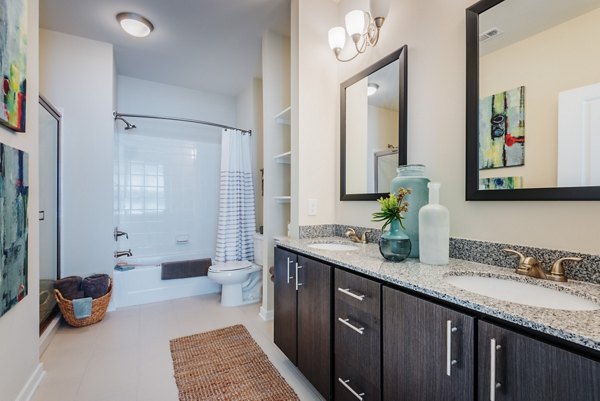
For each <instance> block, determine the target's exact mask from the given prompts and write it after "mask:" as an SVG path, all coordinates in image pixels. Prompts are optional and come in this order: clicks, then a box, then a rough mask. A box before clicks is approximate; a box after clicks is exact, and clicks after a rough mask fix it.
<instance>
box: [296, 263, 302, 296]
mask: <svg viewBox="0 0 600 401" xmlns="http://www.w3.org/2000/svg"><path fill="white" fill-rule="evenodd" d="M299 269H302V266H300V265H299V264H298V263H296V291H298V287H300V286H301V285H302V283H299V282H298V281H300V276H299V275H298V270H299Z"/></svg>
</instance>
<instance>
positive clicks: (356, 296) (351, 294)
mask: <svg viewBox="0 0 600 401" xmlns="http://www.w3.org/2000/svg"><path fill="white" fill-rule="evenodd" d="M338 291H339V292H341V293H342V294H346V295H348V296H350V297H352V298H354V299H358V300H359V301H364V300H365V296H366V295H363V294H361V295H356V294H354V293H352V292H350V288H338Z"/></svg>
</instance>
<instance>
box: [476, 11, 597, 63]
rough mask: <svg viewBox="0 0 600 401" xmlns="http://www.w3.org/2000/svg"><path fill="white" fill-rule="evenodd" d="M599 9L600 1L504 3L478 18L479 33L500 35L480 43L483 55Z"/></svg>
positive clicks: (480, 50)
mask: <svg viewBox="0 0 600 401" xmlns="http://www.w3.org/2000/svg"><path fill="white" fill-rule="evenodd" d="M598 7H600V0H527V1H523V0H505V1H503V2H502V3H500V4H498V5H496V6H494V7H492V8H491V9H489V10H487V11H485V12H484V13H482V14H480V16H479V33H480V34H481V33H483V32H486V31H487V30H489V29H491V28H499V29H500V30H502V31H503V34H502V35H498V36H497V37H495V38H493V39H490V40H488V41H486V42H484V43H481V44H480V47H479V53H480V55H486V54H489V53H491V52H494V51H496V50H499V49H501V48H503V47H505V46H508V45H510V44H512V43H515V42H518V41H520V40H522V39H524V38H527V37H529V36H531V35H534V34H536V33H539V32H542V31H545V30H547V29H549V28H552V27H553V26H556V25H558V24H560V23H563V22H566V21H568V20H570V19H573V18H575V17H577V16H579V15H582V14H585V13H588V12H590V11H592V10H594V9H596V8H598Z"/></svg>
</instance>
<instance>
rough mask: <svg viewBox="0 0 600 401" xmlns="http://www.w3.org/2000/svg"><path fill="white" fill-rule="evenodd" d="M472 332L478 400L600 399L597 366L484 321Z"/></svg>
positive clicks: (544, 400) (567, 400) (558, 400)
mask: <svg viewBox="0 0 600 401" xmlns="http://www.w3.org/2000/svg"><path fill="white" fill-rule="evenodd" d="M478 331H479V341H478V343H479V344H478V352H479V369H478V372H479V386H478V388H479V391H478V392H479V395H478V399H479V400H480V401H490V400H492V401H493V400H495V401H509V400H510V401H521V400H523V401H591V400H600V363H598V362H595V361H593V360H591V359H588V358H585V357H582V356H580V355H577V354H573V353H571V352H569V351H566V350H564V349H561V348H558V347H555V346H553V345H550V344H546V343H544V342H542V341H539V340H535V339H533V338H530V337H527V336H525V335H522V334H518V333H515V332H514V331H511V330H508V329H504V328H501V327H498V326H496V325H493V324H490V323H487V322H482V321H480V322H478ZM494 345H495V347H494V351H492V346H494ZM492 355H493V357H494V358H493V360H492V358H491V356H492ZM492 368H494V369H492ZM492 380H494V381H495V383H496V385H494V389H493V390H492V388H491V386H490V383H492ZM492 393H493V394H492Z"/></svg>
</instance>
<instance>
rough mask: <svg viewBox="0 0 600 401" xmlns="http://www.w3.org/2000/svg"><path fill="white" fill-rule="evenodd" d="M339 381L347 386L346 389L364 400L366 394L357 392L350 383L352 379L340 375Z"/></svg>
mask: <svg viewBox="0 0 600 401" xmlns="http://www.w3.org/2000/svg"><path fill="white" fill-rule="evenodd" d="M338 381H339V382H340V383H342V386H344V387H346V390H348V391H350V392H351V393H352V395H353V396H355V397H356V398H357V399H359V400H360V401H362V399H363V395H365V393H360V394H359V393H357V392H356V391H355V390H354V389H353V388H352V387H350V385H349V384H348V383H350V380H349V379H348V380H344V379H342V378H341V377H338Z"/></svg>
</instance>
